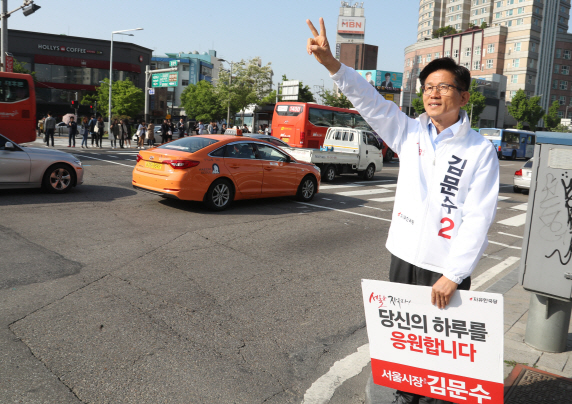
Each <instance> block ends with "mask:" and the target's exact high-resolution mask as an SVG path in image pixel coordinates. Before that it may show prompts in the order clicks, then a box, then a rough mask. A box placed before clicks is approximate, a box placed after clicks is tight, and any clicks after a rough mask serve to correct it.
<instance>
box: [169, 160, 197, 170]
mask: <svg viewBox="0 0 572 404" xmlns="http://www.w3.org/2000/svg"><path fill="white" fill-rule="evenodd" d="M199 163H200V162H199V161H194V160H163V164H169V165H170V166H171V167H173V168H174V169H175V170H179V169H183V168H191V167H196V166H198V165H199Z"/></svg>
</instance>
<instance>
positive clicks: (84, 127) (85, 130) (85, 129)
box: [81, 116, 89, 149]
mask: <svg viewBox="0 0 572 404" xmlns="http://www.w3.org/2000/svg"><path fill="white" fill-rule="evenodd" d="M81 136H82V140H81V148H82V149H83V147H84V145H85V148H86V149H88V147H87V137H88V136H89V122H88V120H87V116H84V117H83V120H82V122H81Z"/></svg>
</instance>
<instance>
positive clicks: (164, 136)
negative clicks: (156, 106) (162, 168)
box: [161, 119, 171, 144]
mask: <svg viewBox="0 0 572 404" xmlns="http://www.w3.org/2000/svg"><path fill="white" fill-rule="evenodd" d="M170 130H171V127H170V126H169V124H168V123H167V120H166V119H163V123H162V124H161V144H163V143H166V142H167V140H168V139H169V131H170Z"/></svg>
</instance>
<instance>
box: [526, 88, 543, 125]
mask: <svg viewBox="0 0 572 404" xmlns="http://www.w3.org/2000/svg"><path fill="white" fill-rule="evenodd" d="M527 109H528V116H527V119H526V121H527V122H528V125H529V126H530V130H531V131H533V132H534V131H535V130H536V127H537V126H538V121H540V119H542V117H543V116H544V109H542V107H541V106H540V97H539V96H536V97H530V98H529V99H528V105H527Z"/></svg>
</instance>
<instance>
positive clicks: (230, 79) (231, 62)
mask: <svg viewBox="0 0 572 404" xmlns="http://www.w3.org/2000/svg"><path fill="white" fill-rule="evenodd" d="M219 61H221V62H226V63H228V64H229V65H230V76H229V78H228V88H229V93H228V103H227V108H226V125H227V128H228V127H229V125H230V86H231V85H232V66H233V65H235V64H242V62H236V63H235V62H233V61H228V60H225V59H219Z"/></svg>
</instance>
